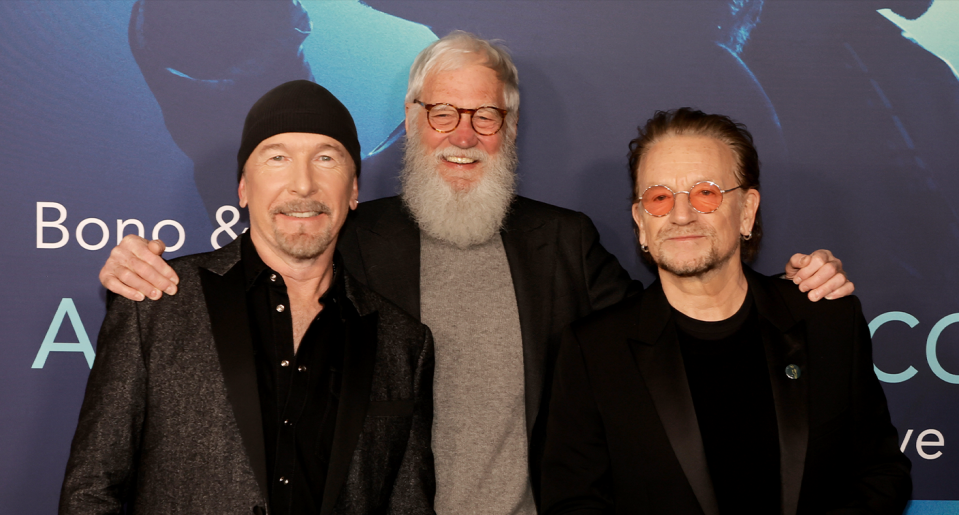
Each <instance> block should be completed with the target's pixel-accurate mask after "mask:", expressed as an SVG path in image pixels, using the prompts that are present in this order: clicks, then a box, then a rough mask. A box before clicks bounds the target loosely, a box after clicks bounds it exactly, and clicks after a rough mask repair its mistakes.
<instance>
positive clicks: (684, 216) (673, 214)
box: [669, 191, 698, 225]
mask: <svg viewBox="0 0 959 515" xmlns="http://www.w3.org/2000/svg"><path fill="white" fill-rule="evenodd" d="M680 195H685V196H686V198H682V199H681V198H679V196H680ZM697 214H698V213H696V211H694V210H693V206H691V205H690V204H689V193H687V192H685V191H681V192H679V193H675V194H674V195H673V210H672V211H670V212H669V220H670V221H671V222H673V223H675V224H677V225H686V224H688V223H690V222H692V221H693V220H694V219H695V218H696V215H697Z"/></svg>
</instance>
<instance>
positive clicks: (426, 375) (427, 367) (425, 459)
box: [389, 326, 436, 515]
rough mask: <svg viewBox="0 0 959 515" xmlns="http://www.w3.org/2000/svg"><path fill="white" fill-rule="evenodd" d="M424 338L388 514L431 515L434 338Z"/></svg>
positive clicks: (434, 474) (434, 479)
mask: <svg viewBox="0 0 959 515" xmlns="http://www.w3.org/2000/svg"><path fill="white" fill-rule="evenodd" d="M423 328H424V332H425V336H424V339H423V346H422V350H421V351H420V354H419V357H418V359H417V366H416V371H415V373H414V377H413V385H414V386H413V398H414V402H413V422H412V425H411V427H410V437H409V441H408V442H407V444H406V452H405V453H404V454H403V460H402V462H401V463H400V468H399V472H398V473H397V476H396V481H395V483H394V485H393V493H392V494H391V496H390V503H389V504H390V513H406V514H427V515H429V514H433V513H434V511H433V495H434V494H435V493H436V477H435V476H436V473H435V470H434V467H433V450H432V447H431V445H432V441H431V438H432V428H433V368H434V357H433V334H432V333H431V332H430V330H429V328H428V327H426V326H423Z"/></svg>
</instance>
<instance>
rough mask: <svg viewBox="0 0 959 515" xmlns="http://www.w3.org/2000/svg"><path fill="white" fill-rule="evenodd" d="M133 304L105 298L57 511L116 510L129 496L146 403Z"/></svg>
mask: <svg viewBox="0 0 959 515" xmlns="http://www.w3.org/2000/svg"><path fill="white" fill-rule="evenodd" d="M138 309H139V308H138V306H137V305H136V303H135V302H133V301H130V300H127V299H123V298H118V297H117V298H114V299H113V300H112V302H109V307H108V309H107V314H106V318H105V319H104V321H103V325H102V326H101V327H100V334H99V337H98V338H97V356H96V359H95V360H94V362H93V369H92V370H91V371H90V377H89V379H88V380H87V389H86V393H85V395H84V398H83V404H82V406H81V408H80V419H79V422H78V423H77V431H76V434H75V435H74V437H73V444H72V445H71V447H70V458H69V460H68V461H67V470H66V475H65V477H64V479H63V489H62V491H61V492H60V508H59V513H61V514H73V513H77V514H81V513H82V514H84V515H89V514H108V513H111V514H112V513H120V512H121V509H122V506H123V503H124V501H125V500H128V499H130V498H131V492H132V491H133V488H134V486H135V482H136V471H135V459H136V455H137V452H138V447H139V442H140V434H141V431H142V426H143V419H144V412H145V402H146V401H145V399H146V398H145V391H146V389H145V386H146V367H145V365H144V362H143V354H142V347H141V341H140V331H139V327H138V326H139V323H138V318H139V317H138Z"/></svg>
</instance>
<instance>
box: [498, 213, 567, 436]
mask: <svg viewBox="0 0 959 515" xmlns="http://www.w3.org/2000/svg"><path fill="white" fill-rule="evenodd" d="M519 201H521V199H517V202H519ZM557 231H558V228H557V223H556V221H555V220H549V221H544V220H530V219H524V218H519V217H516V216H510V217H508V218H507V220H506V224H505V227H504V229H503V231H502V233H501V234H502V237H503V247H504V249H505V251H506V260H507V261H508V262H509V269H510V275H512V279H513V290H514V291H515V292H516V307H517V309H518V311H519V320H520V332H521V334H522V338H523V370H524V374H523V375H524V381H525V391H526V399H525V400H526V434H527V437H529V438H532V434H533V427H534V425H535V424H536V416H537V414H539V411H540V403H541V402H542V397H543V387H544V385H545V383H546V374H547V371H546V366H547V357H546V353H547V345H548V343H549V342H548V336H549V334H550V328H549V320H550V315H551V308H552V305H553V303H552V301H551V300H550V299H552V297H553V270H554V268H555V263H556V261H555V259H552V258H551V257H550V254H551V253H552V252H553V251H554V250H555V245H554V242H555V241H556V238H557Z"/></svg>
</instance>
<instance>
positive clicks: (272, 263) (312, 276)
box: [250, 230, 336, 300]
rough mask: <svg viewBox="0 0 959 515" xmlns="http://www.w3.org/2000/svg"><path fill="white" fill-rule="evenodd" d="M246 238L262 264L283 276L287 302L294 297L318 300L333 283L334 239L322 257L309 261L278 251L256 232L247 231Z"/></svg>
mask: <svg viewBox="0 0 959 515" xmlns="http://www.w3.org/2000/svg"><path fill="white" fill-rule="evenodd" d="M250 238H252V240H253V246H254V247H256V253H257V254H259V256H260V259H262V260H263V263H265V264H266V266H268V267H270V268H272V269H273V270H275V271H276V272H277V273H278V274H280V275H281V276H282V277H283V281H284V282H285V283H286V289H287V294H288V295H290V297H291V300H292V299H293V298H297V297H299V298H312V299H313V300H319V298H320V297H321V296H322V295H323V293H325V292H326V290H328V289H329V287H330V284H332V282H333V252H334V250H335V249H336V239H334V240H333V241H332V242H330V246H329V247H328V248H327V249H326V250H325V251H323V253H322V254H320V255H318V256H316V257H314V258H310V259H298V258H295V257H293V256H290V255H288V254H284V253H282V252H279V251H278V249H275V248H274V247H272V246H271V245H269V244H268V243H267V242H266V241H265V240H264V239H263V237H262V236H261V235H260V234H259V233H258V232H255V231H252V230H251V231H250Z"/></svg>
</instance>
